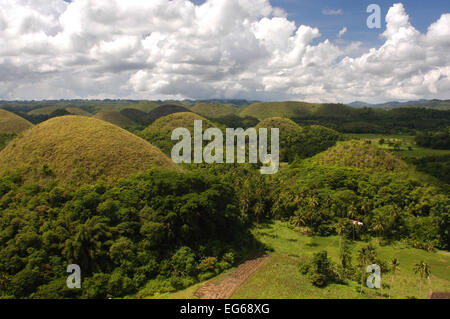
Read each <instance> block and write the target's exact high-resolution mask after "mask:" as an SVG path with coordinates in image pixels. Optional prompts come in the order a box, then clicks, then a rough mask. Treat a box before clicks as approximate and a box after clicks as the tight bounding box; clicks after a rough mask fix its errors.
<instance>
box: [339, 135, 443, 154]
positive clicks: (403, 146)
mask: <svg viewBox="0 0 450 319" xmlns="http://www.w3.org/2000/svg"><path fill="white" fill-rule="evenodd" d="M344 138H346V139H358V140H369V141H372V143H374V144H375V145H377V146H379V147H381V148H382V149H385V150H387V151H390V152H392V153H394V154H395V155H397V156H399V157H400V158H402V159H404V160H408V159H412V158H423V157H427V156H441V155H449V154H450V150H437V149H431V148H425V147H420V146H418V145H416V142H415V141H414V136H411V135H385V134H345V135H344ZM380 139H383V140H384V143H383V144H380V143H379V141H380ZM389 142H391V143H392V144H395V143H397V144H399V146H400V148H399V149H396V148H395V147H394V146H393V145H389Z"/></svg>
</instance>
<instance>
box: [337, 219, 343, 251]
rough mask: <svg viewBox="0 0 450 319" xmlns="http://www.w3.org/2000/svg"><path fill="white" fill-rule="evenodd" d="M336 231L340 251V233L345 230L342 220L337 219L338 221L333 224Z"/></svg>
mask: <svg viewBox="0 0 450 319" xmlns="http://www.w3.org/2000/svg"><path fill="white" fill-rule="evenodd" d="M335 228H336V232H337V234H338V235H339V251H341V242H342V234H343V233H344V231H345V224H344V223H343V222H342V221H339V223H337V224H336V226H335Z"/></svg>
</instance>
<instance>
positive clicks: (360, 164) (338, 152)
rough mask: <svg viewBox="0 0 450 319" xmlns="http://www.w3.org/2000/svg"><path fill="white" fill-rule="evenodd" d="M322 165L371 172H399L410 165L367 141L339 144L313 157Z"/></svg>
mask: <svg viewBox="0 0 450 319" xmlns="http://www.w3.org/2000/svg"><path fill="white" fill-rule="evenodd" d="M313 161H314V162H316V163H318V164H320V165H329V166H346V167H355V168H359V169H362V170H366V171H369V172H379V171H398V170H403V169H406V168H407V167H408V165H407V164H406V163H405V162H403V161H402V160H401V159H399V158H398V157H396V156H395V155H393V154H391V153H389V152H387V151H385V150H382V149H381V148H379V147H377V146H374V145H371V144H369V143H367V142H366V141H348V142H342V143H339V144H337V145H336V146H334V147H332V148H330V149H328V150H327V151H325V152H323V153H320V154H318V155H316V156H315V157H313Z"/></svg>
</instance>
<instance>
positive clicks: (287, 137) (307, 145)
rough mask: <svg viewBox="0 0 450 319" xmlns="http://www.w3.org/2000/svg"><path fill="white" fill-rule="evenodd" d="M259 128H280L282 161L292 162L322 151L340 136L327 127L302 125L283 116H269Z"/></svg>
mask: <svg viewBox="0 0 450 319" xmlns="http://www.w3.org/2000/svg"><path fill="white" fill-rule="evenodd" d="M259 128H267V129H271V128H278V129H280V160H281V161H282V162H292V161H293V160H294V159H295V158H296V157H298V158H306V157H310V156H313V155H315V154H317V153H320V152H322V151H324V150H326V149H327V148H329V147H331V146H333V145H335V143H336V141H337V140H338V139H339V136H340V135H339V133H338V132H336V131H334V130H331V129H328V128H326V127H322V126H318V125H314V126H300V125H298V124H297V123H295V122H294V121H292V120H290V119H287V118H281V117H271V118H267V119H265V120H263V121H261V122H260V123H259V124H258V125H257V126H256V129H259ZM269 133H270V131H269ZM269 136H270V134H269Z"/></svg>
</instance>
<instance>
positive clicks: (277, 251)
mask: <svg viewBox="0 0 450 319" xmlns="http://www.w3.org/2000/svg"><path fill="white" fill-rule="evenodd" d="M252 233H253V234H254V235H255V237H256V238H258V239H259V240H260V241H261V242H263V243H264V244H266V245H267V246H268V247H269V248H271V249H272V250H273V251H272V252H270V258H269V260H268V261H267V262H266V263H265V264H264V265H263V266H262V267H261V268H259V269H258V270H257V271H256V272H255V273H254V274H253V275H252V276H251V277H250V278H249V279H248V280H247V281H246V282H245V283H244V284H243V285H242V286H241V287H240V288H238V289H237V290H236V292H235V293H234V295H233V297H232V298H233V299H330V298H331V299H361V298H363V299H382V298H388V296H389V286H390V283H391V279H392V273H391V272H388V273H387V274H385V275H383V274H382V288H383V289H382V290H379V289H369V288H367V287H365V288H364V289H363V293H362V294H360V283H359V282H356V281H349V280H348V281H347V282H346V284H329V285H328V286H326V287H325V288H317V287H315V286H313V285H312V284H311V282H310V280H309V278H308V276H306V275H302V274H301V273H300V272H299V270H298V264H299V263H300V262H301V261H305V260H308V259H309V258H310V257H312V255H313V254H314V253H316V252H319V251H322V250H326V251H327V252H328V256H329V257H330V258H331V259H332V260H333V261H334V262H338V254H339V237H337V236H330V237H317V236H306V235H301V234H300V233H299V232H296V231H294V230H292V229H290V228H289V227H288V226H287V224H286V223H285V222H280V221H277V222H274V223H271V224H268V225H264V226H262V227H260V228H256V229H253V230H252ZM372 243H373V244H375V245H376V250H377V253H378V255H379V257H380V258H381V260H383V261H385V262H389V261H390V260H391V259H392V258H394V257H396V258H398V260H399V262H400V267H399V269H398V270H397V272H396V274H395V281H394V284H393V286H392V290H391V298H392V299H411V298H414V299H415V298H427V297H428V285H427V282H426V280H424V281H423V283H422V284H423V287H422V295H421V296H419V279H418V276H417V275H416V274H415V273H414V271H413V268H414V265H415V264H416V263H418V262H419V261H421V260H423V261H424V262H426V263H428V264H429V265H430V266H431V274H432V275H431V287H432V289H433V291H435V292H436V291H440V292H450V270H449V267H450V253H449V252H445V251H435V252H426V251H424V250H419V249H413V248H407V247H406V246H405V245H403V244H402V243H396V244H394V245H391V246H380V245H378V244H377V242H376V240H374V241H372ZM365 245H367V243H366V242H354V244H353V246H352V251H353V264H354V265H355V264H357V262H356V254H357V250H358V249H360V248H361V247H363V246H365ZM231 271H232V270H230V271H227V272H226V273H225V274H221V275H220V276H218V277H216V278H214V279H212V280H214V281H215V282H219V281H220V280H222V279H223V278H225V276H227V275H228V274H229V273H230V272H231ZM201 285H202V284H197V285H195V286H192V287H189V288H187V289H185V290H182V291H179V292H175V293H168V294H163V295H159V296H157V297H156V298H161V299H196V297H195V296H194V293H195V292H196V291H197V290H198V289H199V288H200V287H201Z"/></svg>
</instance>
